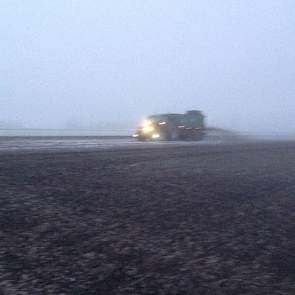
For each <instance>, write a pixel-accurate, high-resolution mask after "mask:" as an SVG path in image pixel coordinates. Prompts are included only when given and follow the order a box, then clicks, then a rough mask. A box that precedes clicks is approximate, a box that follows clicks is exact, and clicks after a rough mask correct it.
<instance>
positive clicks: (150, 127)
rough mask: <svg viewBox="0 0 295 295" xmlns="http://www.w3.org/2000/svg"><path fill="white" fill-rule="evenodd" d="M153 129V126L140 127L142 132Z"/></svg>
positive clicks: (149, 131) (148, 131)
mask: <svg viewBox="0 0 295 295" xmlns="http://www.w3.org/2000/svg"><path fill="white" fill-rule="evenodd" d="M154 130H155V128H154V127H153V126H144V127H143V128H142V132H143V133H151V132H153V131H154Z"/></svg>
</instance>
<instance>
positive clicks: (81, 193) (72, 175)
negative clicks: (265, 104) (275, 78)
mask: <svg viewBox="0 0 295 295" xmlns="http://www.w3.org/2000/svg"><path fill="white" fill-rule="evenodd" d="M0 225H1V227H0V294H4V295H10V294H22V295H26V294H30V295H31V294H32V295H34V294H102V295H108V294H112V295H113V294H124V295H125V294H126V295H127V294H128V295H129V294H167V295H168V294H169V295H170V294H190V295H198V294H214V295H215V294H216V295H218V294H224V295H239V294H247V295H255V294H259V295H262V294H265V295H266V294H267V295H270V294H271V295H279V294H280V295H283V294H288V295H289V294H290V295H292V294H295V252H294V249H295V143H292V142H279V143H275V142H264V143H245V144H231V145H229V144H219V145H206V144H202V145H183V146H177V145H170V146H169V145H158V146H157V147H154V148H149V147H148V146H147V147H141V148H139V147H137V145H136V146H133V147H129V148H117V149H112V148H110V149H97V150H91V151H89V150H84V151H67V150H60V151H40V152H38V153H33V152H25V153H24V152H14V153H12V152H1V154H0Z"/></svg>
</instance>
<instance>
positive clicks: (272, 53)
mask: <svg viewBox="0 0 295 295" xmlns="http://www.w3.org/2000/svg"><path fill="white" fill-rule="evenodd" d="M294 15H295V5H294V1H292V0H285V1H275V0H261V1H251V2H249V1H213V0H211V1H192V0H191V1H190V0H188V1H168V0H162V1H156V0H154V1H131V0H130V1H126V0H123V1H89V0H86V1H58V0H50V1H33V0H28V1H20V0H19V1H17V0H10V1H3V2H2V3H1V4H0V38H1V43H0V52H1V60H0V77H1V79H0V122H2V123H1V126H2V127H3V128H8V127H10V126H17V127H27V128H104V126H109V127H110V126H114V128H123V129H124V128H130V126H133V125H135V124H137V123H138V121H140V120H141V119H142V118H143V117H144V116H145V115H148V114H152V113H165V112H184V111H186V110H188V109H201V110H203V111H204V113H205V114H206V115H207V123H208V125H210V126H217V127H222V128H229V129H235V130H239V131H244V132H270V133H271V132H274V133H281V132H283V133H290V134H292V133H294V134H295V122H294V120H295V119H294V118H295V95H294V94H295V83H294V77H295V51H294V45H295V18H294ZM1 126H0V127H1Z"/></svg>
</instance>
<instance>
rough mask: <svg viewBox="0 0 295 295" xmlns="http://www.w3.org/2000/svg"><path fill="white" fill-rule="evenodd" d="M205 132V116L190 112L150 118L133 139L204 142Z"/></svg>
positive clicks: (198, 112) (197, 111)
mask: <svg viewBox="0 0 295 295" xmlns="http://www.w3.org/2000/svg"><path fill="white" fill-rule="evenodd" d="M205 131H206V129H205V116H204V114H203V113H202V112H201V111H199V110H190V111H187V112H186V113H184V114H158V115H151V116H148V117H147V118H146V119H145V120H144V121H143V122H142V124H140V126H139V127H138V128H137V130H136V132H135V134H134V135H133V137H135V138H137V139H138V140H141V141H159V140H161V141H162V140H164V141H171V140H202V139H203V138H204V136H205Z"/></svg>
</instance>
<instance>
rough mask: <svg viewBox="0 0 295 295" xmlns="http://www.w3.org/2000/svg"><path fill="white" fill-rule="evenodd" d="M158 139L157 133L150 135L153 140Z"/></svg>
mask: <svg viewBox="0 0 295 295" xmlns="http://www.w3.org/2000/svg"><path fill="white" fill-rule="evenodd" d="M159 137H160V134H158V133H154V134H153V135H152V138H153V139H157V138H159Z"/></svg>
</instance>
